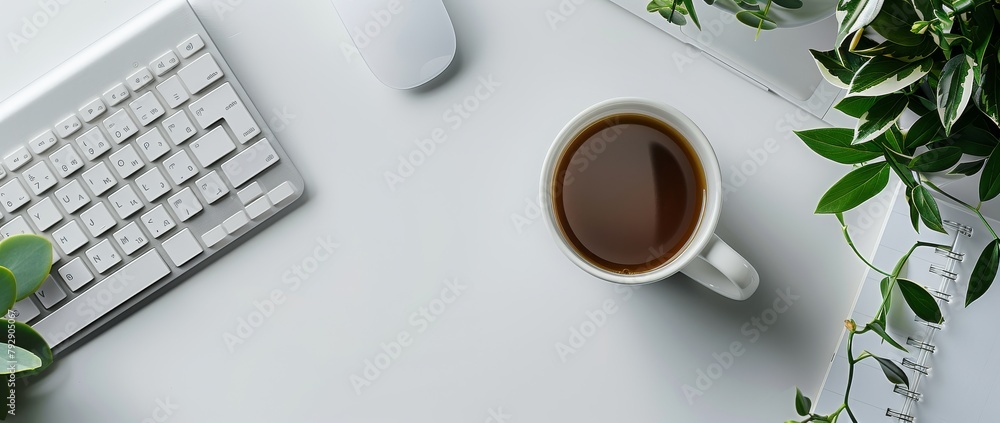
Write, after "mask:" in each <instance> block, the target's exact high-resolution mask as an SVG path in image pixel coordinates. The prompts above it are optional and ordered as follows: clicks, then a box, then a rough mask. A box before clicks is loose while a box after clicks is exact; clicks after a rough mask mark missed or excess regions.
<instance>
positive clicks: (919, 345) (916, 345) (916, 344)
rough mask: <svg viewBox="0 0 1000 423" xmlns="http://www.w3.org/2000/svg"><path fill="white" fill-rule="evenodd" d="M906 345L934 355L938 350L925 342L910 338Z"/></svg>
mask: <svg viewBox="0 0 1000 423" xmlns="http://www.w3.org/2000/svg"><path fill="white" fill-rule="evenodd" d="M906 345H909V346H911V347H914V348H917V349H919V350H924V351H927V352H929V353H933V352H934V351H935V350H937V347H935V346H934V345H931V344H928V343H926V342H923V341H918V340H916V339H913V338H909V337H907V338H906Z"/></svg>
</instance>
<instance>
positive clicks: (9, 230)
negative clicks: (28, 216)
mask: <svg viewBox="0 0 1000 423" xmlns="http://www.w3.org/2000/svg"><path fill="white" fill-rule="evenodd" d="M33 233H34V232H33V231H32V230H31V227H30V226H28V222H26V221H24V218H23V217H21V216H16V217H14V218H13V219H11V220H10V222H7V224H5V225H3V226H2V227H0V234H2V235H3V237H4V238H10V237H12V236H14V235H21V234H33Z"/></svg>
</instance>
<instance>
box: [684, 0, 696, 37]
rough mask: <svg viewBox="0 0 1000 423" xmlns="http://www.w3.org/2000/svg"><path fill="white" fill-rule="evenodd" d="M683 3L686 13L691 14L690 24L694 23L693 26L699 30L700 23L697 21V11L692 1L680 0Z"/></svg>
mask: <svg viewBox="0 0 1000 423" xmlns="http://www.w3.org/2000/svg"><path fill="white" fill-rule="evenodd" d="M682 1H683V2H684V7H685V8H686V9H687V11H688V13H690V14H691V22H694V26H696V27H698V29H699V30H701V22H699V21H698V10H697V9H695V7H694V0H682Z"/></svg>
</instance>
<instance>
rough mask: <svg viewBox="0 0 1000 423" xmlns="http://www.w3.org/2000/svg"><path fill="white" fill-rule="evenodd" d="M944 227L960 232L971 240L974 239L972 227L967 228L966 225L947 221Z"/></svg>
mask: <svg viewBox="0 0 1000 423" xmlns="http://www.w3.org/2000/svg"><path fill="white" fill-rule="evenodd" d="M944 225H945V226H947V227H949V228H952V229H954V230H956V231H958V233H960V234H962V235H965V236H967V237H970V238H971V237H972V227H971V226H966V225H963V224H961V223H958V222H953V221H951V220H945V221H944Z"/></svg>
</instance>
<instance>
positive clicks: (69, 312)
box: [33, 250, 170, 346]
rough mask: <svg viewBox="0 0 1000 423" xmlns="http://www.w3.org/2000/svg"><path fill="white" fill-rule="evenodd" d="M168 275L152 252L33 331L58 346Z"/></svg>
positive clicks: (167, 268) (78, 298)
mask: <svg viewBox="0 0 1000 423" xmlns="http://www.w3.org/2000/svg"><path fill="white" fill-rule="evenodd" d="M169 274H170V268H169V267H167V264H166V263H164V262H163V259H162V258H161V257H160V254H159V253H157V252H156V250H152V251H150V252H148V253H146V254H143V255H142V256H140V257H139V258H137V259H135V260H134V261H132V262H130V263H128V264H126V265H125V267H122V268H121V269H120V270H118V271H117V272H115V273H113V274H111V275H110V276H108V277H107V278H106V279H104V280H103V281H101V282H99V283H98V284H96V285H94V286H93V287H92V288H90V289H88V290H87V291H85V292H84V293H83V294H80V296H78V297H76V298H74V299H72V300H71V301H70V302H69V303H68V304H66V305H65V306H64V307H62V308H60V309H58V310H56V311H55V312H53V313H52V314H50V315H48V316H46V317H45V318H44V319H42V320H41V321H39V322H38V323H36V324H35V325H34V326H33V328H34V329H35V330H36V331H38V333H39V334H41V335H42V338H44V339H45V341H46V342H48V343H49V345H51V346H56V345H59V343H61V342H62V341H64V340H66V338H69V337H70V336H72V335H73V334H75V333H76V332H78V331H79V330H80V329H83V328H84V327H87V326H88V325H90V324H91V323H94V321H96V320H97V319H98V318H100V317H101V316H103V315H105V314H107V313H108V312H109V311H111V310H113V309H114V308H115V307H118V306H119V305H121V304H122V303H124V302H125V301H126V300H128V299H129V298H132V297H133V296H135V295H136V294H138V293H139V292H141V291H142V290H144V289H146V288H147V287H149V286H150V285H152V284H153V283H155V282H156V281H158V280H160V279H163V277H165V276H167V275H169Z"/></svg>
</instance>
